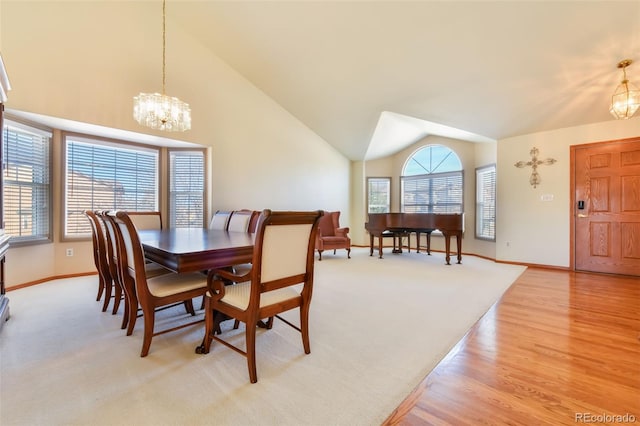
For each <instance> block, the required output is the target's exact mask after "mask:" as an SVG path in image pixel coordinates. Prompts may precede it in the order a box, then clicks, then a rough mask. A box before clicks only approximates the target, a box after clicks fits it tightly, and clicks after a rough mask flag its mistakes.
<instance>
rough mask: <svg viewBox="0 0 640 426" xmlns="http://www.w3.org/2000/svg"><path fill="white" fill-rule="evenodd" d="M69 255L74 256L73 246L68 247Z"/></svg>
mask: <svg viewBox="0 0 640 426" xmlns="http://www.w3.org/2000/svg"><path fill="white" fill-rule="evenodd" d="M67 256H73V249H72V248H68V249H67Z"/></svg>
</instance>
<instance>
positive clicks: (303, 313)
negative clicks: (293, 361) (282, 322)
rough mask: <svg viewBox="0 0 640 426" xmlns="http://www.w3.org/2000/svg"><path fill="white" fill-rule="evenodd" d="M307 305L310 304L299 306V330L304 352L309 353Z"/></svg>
mask: <svg viewBox="0 0 640 426" xmlns="http://www.w3.org/2000/svg"><path fill="white" fill-rule="evenodd" d="M309 306H310V304H306V305H305V304H303V305H302V306H301V307H300V332H301V334H302V346H303V347H304V353H305V354H310V353H311V345H310V343H309ZM305 307H306V308H305Z"/></svg>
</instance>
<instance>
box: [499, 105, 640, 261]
mask: <svg viewBox="0 0 640 426" xmlns="http://www.w3.org/2000/svg"><path fill="white" fill-rule="evenodd" d="M606 102H607V100H606V99H603V105H602V106H601V107H603V108H606ZM639 135H640V117H636V118H633V119H630V120H618V121H617V120H613V119H612V120H611V121H606V122H602V123H596V124H591V125H586V126H578V127H571V128H566V129H559V130H554V131H549V132H540V133H534V134H529V135H524V136H518V137H513V138H508V139H503V140H500V141H498V163H497V166H498V167H497V178H498V197H497V206H498V211H497V222H496V228H497V239H496V258H497V259H498V260H503V261H513V262H523V263H532V264H542V265H552V266H559V267H571V266H572V265H569V261H570V240H569V238H570V228H569V227H570V220H571V216H570V215H571V214H572V212H573V211H574V210H573V208H572V206H570V192H569V191H570V187H569V185H570V176H569V172H570V159H569V155H570V146H572V145H580V144H585V143H592V142H601V141H608V140H616V139H625V138H631V137H637V136H639ZM533 147H536V148H538V149H539V151H540V154H539V158H540V159H545V158H554V159H556V160H557V162H556V163H555V164H553V165H541V166H539V167H538V172H539V173H540V176H541V183H540V185H539V186H538V187H537V188H533V187H532V186H531V185H529V175H530V174H531V167H526V168H524V169H520V168H516V167H515V166H514V164H515V163H516V162H518V161H529V160H530V159H531V157H530V155H529V151H530V150H531V149H532V148H533ZM543 195H545V196H547V198H548V197H550V196H552V197H553V200H552V201H542V198H541V197H542V196H543Z"/></svg>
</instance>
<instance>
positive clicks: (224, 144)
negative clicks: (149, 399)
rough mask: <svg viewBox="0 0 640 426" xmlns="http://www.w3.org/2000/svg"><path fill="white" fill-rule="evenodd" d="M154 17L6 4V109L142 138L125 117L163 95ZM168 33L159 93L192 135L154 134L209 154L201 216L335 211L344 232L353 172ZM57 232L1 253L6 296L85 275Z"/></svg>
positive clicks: (52, 4)
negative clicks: (138, 103)
mask: <svg viewBox="0 0 640 426" xmlns="http://www.w3.org/2000/svg"><path fill="white" fill-rule="evenodd" d="M158 13H159V11H158V7H157V4H156V3H155V2H63V1H43V2H22V1H14V0H3V1H2V15H1V19H2V20H1V21H0V34H1V35H2V38H1V39H2V46H1V48H2V54H3V57H4V60H5V62H6V65H7V68H8V71H9V73H10V77H11V83H12V86H13V90H12V92H11V93H10V97H9V101H8V102H7V108H10V109H14V110H19V111H27V112H33V113H38V114H44V115H49V116H54V117H60V118H67V119H72V120H76V121H81V122H87V123H91V124H98V125H102V126H107V127H113V128H118V129H124V130H130V131H135V132H145V131H146V130H145V129H144V128H142V127H140V126H139V125H138V124H137V123H135V122H134V120H133V118H132V97H133V96H134V95H137V94H138V93H139V92H141V91H145V92H154V91H160V90H161V56H160V53H161V50H160V49H161V39H160V34H159V31H158V25H159V23H160V19H161V16H160V15H159V14H158ZM150 17H157V19H152V18H150ZM167 25H168V29H167V32H168V34H170V35H168V37H167V93H168V94H170V95H172V96H177V97H179V98H180V99H182V100H184V101H186V102H189V103H190V105H191V108H192V111H193V117H192V120H193V128H192V130H190V131H188V132H185V133H184V134H171V135H167V134H161V133H156V134H158V135H161V136H164V137H167V136H170V137H175V138H178V139H182V140H185V141H188V142H194V143H198V144H201V145H203V146H206V147H208V148H209V154H210V159H211V160H210V166H211V167H210V174H211V185H210V192H209V194H208V201H209V206H208V207H209V212H212V211H215V210H218V209H236V208H250V209H263V208H272V209H283V210H284V209H292V210H294V209H327V210H341V211H343V212H344V216H343V217H344V219H343V222H344V225H345V226H349V223H348V221H349V218H350V216H351V213H350V210H349V209H350V202H349V198H350V185H349V182H350V180H351V163H350V161H349V160H348V159H347V158H345V157H344V156H343V155H341V154H340V153H338V152H337V151H336V150H335V149H334V148H333V147H331V146H330V145H329V144H328V143H326V141H324V140H323V139H322V138H320V137H319V136H318V135H316V134H315V133H314V132H313V131H311V130H310V129H309V128H308V127H306V126H305V125H304V124H302V123H301V122H300V121H299V120H297V119H296V118H295V117H293V116H292V115H291V114H290V113H288V112H287V111H285V110H284V109H283V108H282V107H281V106H280V105H278V104H277V103H276V102H274V101H273V100H272V99H271V98H269V97H268V96H267V95H266V94H265V93H263V92H262V91H260V90H258V89H257V88H256V87H255V86H253V85H252V84H251V83H250V82H248V81H247V80H246V79H244V78H243V77H242V76H241V75H239V74H238V73H237V72H235V71H234V70H233V69H231V68H230V67H229V66H228V65H227V64H225V63H224V62H222V61H221V60H220V59H219V58H217V57H216V56H215V55H213V54H212V53H211V52H210V51H208V50H206V49H204V47H203V46H202V45H200V44H199V43H198V42H197V41H196V40H194V39H192V38H191V37H190V36H189V35H187V33H186V32H185V31H182V29H181V28H179V27H176V26H173V27H172V26H171V21H170V18H168V23H167ZM125 28H126V29H127V30H126V31H122V29H125ZM141 68H144V69H143V72H141V71H140V69H141ZM136 75H145V76H147V77H146V78H142V79H136V78H135V76H136ZM151 133H153V132H151ZM54 185H60V183H59V181H58V183H57V184H55V183H54ZM55 191H58V192H57V194H58V195H56V196H55V199H56V200H58V199H59V188H57V189H55ZM54 208H55V207H54ZM56 215H59V213H57V212H54V216H56ZM59 223H60V221H59V219H57V218H56V217H54V222H53V225H54V243H53V244H45V245H39V246H31V247H27V248H12V249H10V251H9V254H8V255H7V261H8V263H7V265H8V266H7V284H8V286H9V287H11V286H12V285H16V284H21V283H24V282H30V281H34V280H38V279H42V278H45V277H51V276H58V275H64V274H72V273H79V272H87V271H92V270H94V268H93V265H92V261H91V256H90V244H89V243H88V242H85V243H63V242H60V238H59V232H58V230H57V228H58V226H59ZM68 247H69V248H70V247H74V248H75V249H74V253H75V255H74V256H73V257H72V258H68V257H66V255H65V250H66V248H68Z"/></svg>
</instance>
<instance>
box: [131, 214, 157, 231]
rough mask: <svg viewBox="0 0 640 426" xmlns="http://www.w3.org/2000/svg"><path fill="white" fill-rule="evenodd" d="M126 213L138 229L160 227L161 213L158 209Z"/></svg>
mask: <svg viewBox="0 0 640 426" xmlns="http://www.w3.org/2000/svg"><path fill="white" fill-rule="evenodd" d="M127 213H128V215H129V218H131V221H132V222H133V224H134V225H135V226H136V229H137V230H138V231H142V230H143V229H162V214H161V213H160V212H159V211H136V212H134V211H128V212H127Z"/></svg>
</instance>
